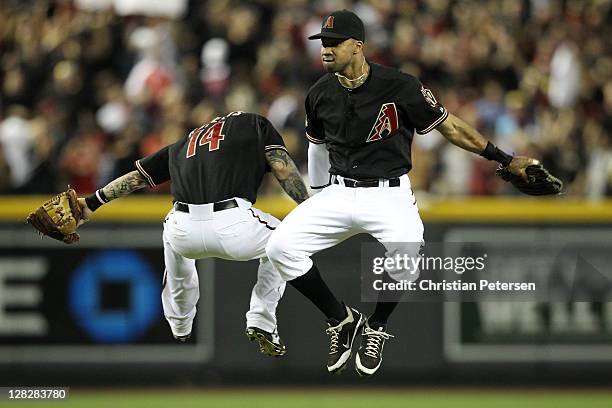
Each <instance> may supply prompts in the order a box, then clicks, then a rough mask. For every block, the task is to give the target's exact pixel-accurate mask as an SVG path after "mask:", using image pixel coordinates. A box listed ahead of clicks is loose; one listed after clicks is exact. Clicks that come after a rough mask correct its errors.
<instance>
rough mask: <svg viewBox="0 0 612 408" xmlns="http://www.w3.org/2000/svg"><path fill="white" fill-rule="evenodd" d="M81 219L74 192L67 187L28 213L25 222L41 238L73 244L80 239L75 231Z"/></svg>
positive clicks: (80, 210)
mask: <svg viewBox="0 0 612 408" xmlns="http://www.w3.org/2000/svg"><path fill="white" fill-rule="evenodd" d="M81 219H82V209H81V206H80V205H79V203H78V201H77V195H76V191H74V189H72V188H70V186H68V190H66V191H64V192H63V193H60V194H58V195H56V196H55V197H53V198H51V199H50V200H47V201H45V202H44V203H43V204H42V205H41V206H40V207H38V208H37V209H36V211H34V212H32V213H30V215H28V218H27V220H26V221H27V222H28V223H29V224H31V225H32V226H33V227H34V228H36V229H37V230H38V231H39V233H40V235H41V237H43V236H45V235H46V236H48V237H51V238H53V239H57V240H58V241H62V242H65V243H66V244H73V243H75V242H77V241H78V240H79V238H80V237H79V234H77V232H76V230H77V227H78V226H79V221H80V220H81Z"/></svg>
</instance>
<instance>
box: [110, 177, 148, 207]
mask: <svg viewBox="0 0 612 408" xmlns="http://www.w3.org/2000/svg"><path fill="white" fill-rule="evenodd" d="M146 186H147V182H146V180H145V179H144V177H143V176H142V174H140V173H139V172H138V171H137V170H134V171H132V172H130V173H128V174H125V175H123V176H121V177H119V178H116V179H115V180H113V181H111V182H110V183H108V184H107V185H106V186H104V188H103V189H102V191H103V192H104V194H106V197H107V198H108V199H109V200H114V199H115V198H119V197H123V196H126V195H128V194H130V193H132V192H134V191H136V190H140V189H141V188H143V187H146Z"/></svg>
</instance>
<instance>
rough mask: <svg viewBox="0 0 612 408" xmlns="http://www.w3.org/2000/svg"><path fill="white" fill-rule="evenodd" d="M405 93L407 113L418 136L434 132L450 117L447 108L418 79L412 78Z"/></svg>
mask: <svg viewBox="0 0 612 408" xmlns="http://www.w3.org/2000/svg"><path fill="white" fill-rule="evenodd" d="M405 93H406V94H405V96H404V103H405V104H406V112H407V114H408V118H409V119H410V121H411V122H412V124H413V126H414V129H415V130H416V132H417V133H418V134H420V135H422V134H425V133H427V132H430V131H432V130H433V129H434V128H435V127H436V126H438V125H439V124H440V123H442V122H444V120H445V119H446V118H447V117H448V111H447V110H446V108H445V107H444V106H442V104H440V103H439V102H438V101H437V100H436V98H435V97H434V95H433V93H432V92H431V91H430V90H429V89H427V88H425V87H424V86H423V84H421V82H420V81H419V80H418V79H416V78H414V77H410V79H409V80H408V82H407V86H406V89H405Z"/></svg>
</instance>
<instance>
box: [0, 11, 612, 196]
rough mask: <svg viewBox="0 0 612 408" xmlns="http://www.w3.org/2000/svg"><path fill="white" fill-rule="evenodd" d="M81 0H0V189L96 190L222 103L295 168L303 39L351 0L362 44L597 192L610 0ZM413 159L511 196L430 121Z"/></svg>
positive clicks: (306, 53) (497, 137) (610, 117)
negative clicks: (118, 7)
mask: <svg viewBox="0 0 612 408" xmlns="http://www.w3.org/2000/svg"><path fill="white" fill-rule="evenodd" d="M89 1H90V2H95V0H89ZM168 1H173V0H168ZM83 2H84V1H81V2H75V1H69V0H65V1H47V0H29V1H28V0H3V1H2V7H1V8H0V193H3V194H34V193H44V194H48V193H54V192H57V191H59V190H61V189H63V188H65V185H66V184H70V185H72V186H73V187H75V188H76V189H77V191H79V193H85V192H88V191H93V190H95V189H96V188H97V187H98V186H101V185H104V184H105V183H107V182H108V181H110V180H112V179H113V178H115V177H118V176H120V175H122V174H123V173H125V172H128V171H131V170H133V161H134V160H135V159H137V158H139V157H142V156H145V155H148V154H150V153H152V152H154V151H156V150H157V149H159V148H161V147H163V146H165V145H167V144H169V143H172V142H174V141H176V140H177V139H178V138H181V137H185V135H186V134H187V133H188V132H189V131H190V130H191V129H192V128H195V127H197V126H200V125H201V124H202V123H205V122H207V121H209V120H210V119H212V118H214V117H216V116H218V115H219V114H221V113H224V112H228V111H233V110H243V111H252V112H258V113H261V114H263V115H265V116H267V117H268V118H269V119H270V120H271V121H272V123H273V124H274V125H275V126H276V127H277V129H278V130H279V131H280V132H281V134H282V135H283V137H284V139H285V142H286V144H287V146H288V148H289V149H290V151H291V153H292V155H293V157H294V158H295V159H296V162H297V163H298V164H299V166H300V168H302V169H303V170H304V171H305V169H306V153H307V147H308V146H307V140H306V139H305V137H304V109H303V100H304V95H305V92H306V90H307V89H308V87H309V86H310V85H312V84H313V83H314V82H315V81H316V80H317V78H318V77H319V76H320V75H321V74H322V73H323V70H322V67H321V64H320V60H319V49H320V42H319V41H307V40H306V37H307V36H308V35H310V34H312V33H314V32H318V30H319V29H320V24H321V18H322V17H323V16H324V15H325V14H327V13H328V12H330V11H331V10H335V9H340V8H349V9H352V10H354V11H355V12H356V13H357V14H358V15H360V16H361V18H362V19H363V20H364V22H365V23H366V27H367V32H366V35H367V39H366V40H367V41H366V48H365V49H366V55H367V57H368V58H369V60H371V61H374V62H379V63H383V64H387V65H391V66H395V67H398V68H400V69H401V70H402V71H404V72H407V73H410V74H413V75H416V76H418V77H419V78H420V79H421V81H422V82H423V83H424V84H425V85H426V86H427V87H428V88H430V89H431V90H432V91H433V92H434V94H435V95H436V96H437V99H438V100H440V101H441V102H442V103H443V104H444V105H445V106H446V107H447V108H448V110H449V111H450V112H452V113H454V114H456V115H457V116H459V117H461V118H463V119H464V120H466V121H467V122H468V123H470V124H472V125H474V126H475V127H476V128H477V129H479V130H480V131H481V132H482V133H483V134H484V135H485V136H486V137H487V138H489V139H491V140H493V141H494V142H495V143H496V144H497V145H499V146H500V147H501V148H503V149H504V150H506V151H508V152H515V153H521V154H527V155H531V156H534V157H537V158H539V159H541V161H542V162H543V163H544V164H545V165H546V166H547V167H548V168H549V169H550V170H551V172H553V174H555V175H558V176H559V177H560V178H561V179H562V180H563V181H564V182H565V183H566V185H567V191H568V194H569V195H575V196H582V197H587V198H590V199H599V198H602V197H606V196H611V195H612V41H610V39H611V38H612V0H565V1H562V0H402V1H392V0H370V1H365V0H364V1H326V0H320V1H315V2H309V1H304V0H283V1H278V0H259V1H231V0H214V1H198V0H191V1H188V2H187V7H186V12H185V13H184V15H183V16H181V17H180V18H166V17H160V16H155V17H152V16H143V15H135V14H133V15H119V14H117V13H116V11H115V10H114V9H113V8H112V7H104V8H102V9H101V10H91V9H83V8H82V4H80V3H83ZM84 3H87V2H84ZM413 162H414V169H413V171H412V172H411V178H412V181H413V184H414V186H415V188H416V189H417V190H420V191H424V192H428V193H431V194H435V195H453V196H456V195H493V194H513V192H512V190H511V189H510V188H508V186H506V185H505V184H504V183H503V182H501V181H500V180H498V179H497V178H496V177H494V176H492V174H493V170H494V168H495V166H494V164H493V163H491V162H488V161H486V160H484V159H482V158H479V157H477V156H475V155H472V154H470V153H467V152H464V151H462V150H461V149H458V148H455V147H452V146H451V145H450V144H449V143H446V142H444V140H443V138H442V137H441V136H440V135H439V134H438V133H437V132H436V131H433V132H432V133H430V134H427V135H423V136H421V135H415V140H414V143H413ZM263 188H264V189H265V190H266V191H265V193H268V194H275V193H277V192H278V190H277V188H276V183H271V182H268V183H266V185H265V186H264V187H263ZM157 191H162V192H167V191H168V187H167V186H162V187H160V188H158V190H157ZM146 193H150V191H148V192H146Z"/></svg>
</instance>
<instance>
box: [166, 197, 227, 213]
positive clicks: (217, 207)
mask: <svg viewBox="0 0 612 408" xmlns="http://www.w3.org/2000/svg"><path fill="white" fill-rule="evenodd" d="M236 207H238V201H236V200H235V199H233V198H232V199H231V200H225V201H217V202H216V203H214V204H213V211H214V212H217V211H223V210H229V209H230V208H236ZM174 208H175V209H176V211H180V212H185V213H188V212H189V205H188V204H185V203H181V202H179V201H177V202H175V203H174Z"/></svg>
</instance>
